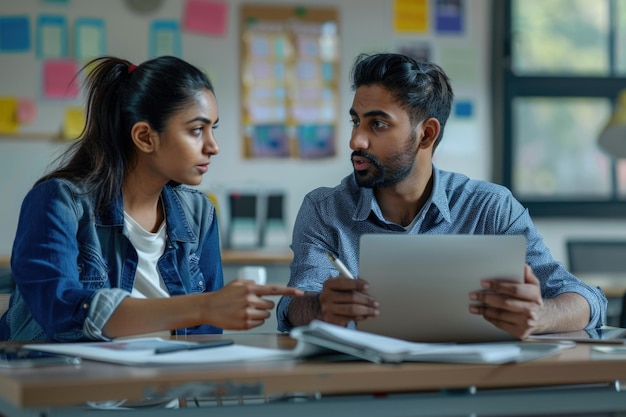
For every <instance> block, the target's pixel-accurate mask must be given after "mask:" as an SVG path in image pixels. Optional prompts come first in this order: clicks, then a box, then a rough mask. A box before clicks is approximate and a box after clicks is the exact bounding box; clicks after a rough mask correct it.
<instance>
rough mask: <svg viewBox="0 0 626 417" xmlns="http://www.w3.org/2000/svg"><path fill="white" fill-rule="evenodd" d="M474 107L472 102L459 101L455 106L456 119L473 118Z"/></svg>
mask: <svg viewBox="0 0 626 417" xmlns="http://www.w3.org/2000/svg"><path fill="white" fill-rule="evenodd" d="M473 113H474V106H473V104H472V102H471V101H459V102H457V103H455V105H454V115H455V116H456V117H464V118H466V117H472V116H473Z"/></svg>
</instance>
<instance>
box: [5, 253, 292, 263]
mask: <svg viewBox="0 0 626 417" xmlns="http://www.w3.org/2000/svg"><path fill="white" fill-rule="evenodd" d="M292 257H293V254H292V253H291V250H289V249H276V250H269V249H250V250H245V249H224V250H222V262H223V263H224V264H255V263H260V264H274V263H275V264H289V263H290V262H291V259H292ZM10 260H11V256H10V255H0V266H9V264H10Z"/></svg>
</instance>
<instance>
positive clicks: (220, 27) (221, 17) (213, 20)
mask: <svg viewBox="0 0 626 417" xmlns="http://www.w3.org/2000/svg"><path fill="white" fill-rule="evenodd" d="M227 18H228V5H227V4H226V3H222V2H218V1H210V0H188V1H187V4H186V5H185V11H184V15H183V30H186V31H188V32H196V33H202V34H205V35H224V34H225V33H226V21H227Z"/></svg>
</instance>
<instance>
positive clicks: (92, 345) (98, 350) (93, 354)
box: [24, 337, 293, 365]
mask: <svg viewBox="0 0 626 417" xmlns="http://www.w3.org/2000/svg"><path fill="white" fill-rule="evenodd" d="M24 348H26V349H35V350H41V351H46V352H57V353H65V354H72V355H75V356H79V357H81V358H84V359H91V360H96V361H102V362H112V363H118V364H124V365H184V364H212V363H223V362H241V361H258V360H280V359H291V358H292V357H293V352H292V351H291V350H284V349H268V348H260V347H252V346H245V345H237V344H233V343H229V344H222V345H208V344H207V343H206V342H185V341H178V340H167V339H163V338H160V337H146V338H136V339H121V340H113V341H111V342H85V343H53V344H52V343H50V344H27V345H24Z"/></svg>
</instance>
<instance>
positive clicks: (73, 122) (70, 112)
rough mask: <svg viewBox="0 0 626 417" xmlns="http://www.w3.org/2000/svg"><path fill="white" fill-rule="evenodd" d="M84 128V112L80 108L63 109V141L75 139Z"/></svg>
mask: <svg viewBox="0 0 626 417" xmlns="http://www.w3.org/2000/svg"><path fill="white" fill-rule="evenodd" d="M84 127H85V111H84V110H83V108H82V107H68V108H67V109H65V120H64V121H63V139H65V140H73V139H76V138H77V137H78V136H79V135H80V134H81V133H82V132H83V128H84Z"/></svg>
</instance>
